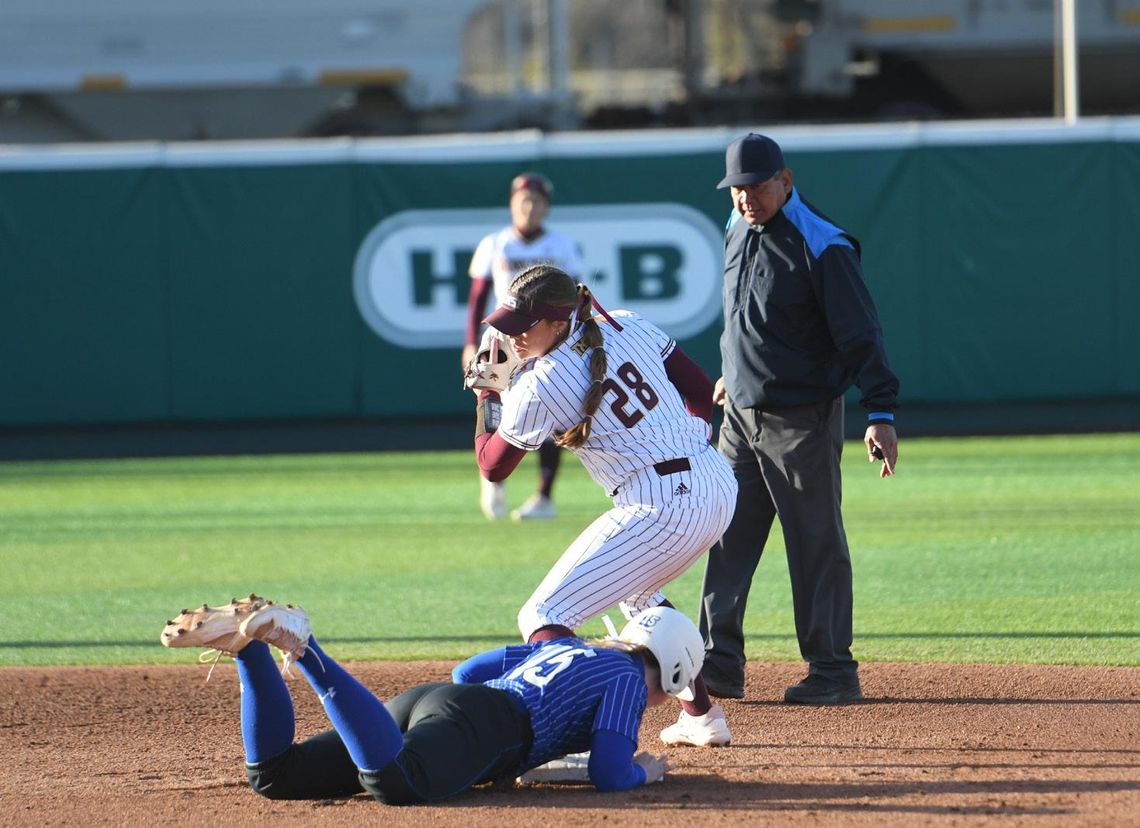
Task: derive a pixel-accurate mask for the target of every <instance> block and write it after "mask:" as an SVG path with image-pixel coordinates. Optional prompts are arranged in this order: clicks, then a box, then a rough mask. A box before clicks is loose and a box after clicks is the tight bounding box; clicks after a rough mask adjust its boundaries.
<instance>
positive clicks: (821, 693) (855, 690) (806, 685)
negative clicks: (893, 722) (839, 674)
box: [784, 675, 863, 705]
mask: <svg viewBox="0 0 1140 828" xmlns="http://www.w3.org/2000/svg"><path fill="white" fill-rule="evenodd" d="M784 701H786V702H787V703H788V704H811V705H832V704H835V705H838V704H851V703H852V702H859V701H863V691H862V690H861V689H860V688H859V679H854V680H852V681H847V682H841V681H836V680H834V679H829V678H824V677H823V676H817V675H809V676H808V677H807V678H806V679H804V680H803V681H801V682H800V683H799V684H793V685H792V686H791V687H789V688H788V689H787V690H785V691H784Z"/></svg>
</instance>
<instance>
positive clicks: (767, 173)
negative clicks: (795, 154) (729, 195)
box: [716, 132, 785, 190]
mask: <svg viewBox="0 0 1140 828" xmlns="http://www.w3.org/2000/svg"><path fill="white" fill-rule="evenodd" d="M784 167H785V164H784V154H783V153H782V152H780V145H779V144H777V143H776V142H775V141H773V140H772V139H771V138H769V137H768V136H766V135H758V134H757V133H755V132H750V133H748V134H747V135H745V136H744V137H743V138H737V139H736V140H735V141H733V142H732V143H731V144H729V145H728V149H727V150H726V151H725V153H724V178H723V179H722V180H721V182H720V183H719V184H717V185H716V188H717V189H718V190H723V189H724V188H725V187H743V186H745V185H747V184H760V183H761V182H764V181H767V180H768V179H769V178H771V177H772V176H774V175H775V174H776V173H778V172H779V171H780V170H782V169H784Z"/></svg>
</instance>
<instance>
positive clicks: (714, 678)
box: [701, 664, 744, 699]
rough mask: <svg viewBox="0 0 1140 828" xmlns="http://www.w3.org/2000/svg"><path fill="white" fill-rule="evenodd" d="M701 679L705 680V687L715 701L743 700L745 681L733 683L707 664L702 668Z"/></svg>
mask: <svg viewBox="0 0 1140 828" xmlns="http://www.w3.org/2000/svg"><path fill="white" fill-rule="evenodd" d="M701 678H703V679H704V680H705V687H707V688H708V691H709V695H710V696H712V697H713V698H714V699H743V698H744V679H743V678H741V680H740V681H739V682H737V681H732V680H731V679H728V678H726V677H725V676H724V674H723V673H721V672H720V671H719V670H717V669H716V668H715V667H713V666H711V665H709V664H706V665H705V666H704V667H702V668H701Z"/></svg>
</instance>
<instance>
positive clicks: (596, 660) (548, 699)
mask: <svg viewBox="0 0 1140 828" xmlns="http://www.w3.org/2000/svg"><path fill="white" fill-rule="evenodd" d="M483 683H484V684H485V685H487V686H488V687H497V688H499V689H500V690H505V691H506V692H508V693H511V694H513V695H515V696H518V697H520V698H521V699H522V700H523V702H524V704H526V707H527V709H528V710H529V711H530V722H531V729H532V731H533V732H534V742H533V743H532V744H531V749H530V755H529V756H528V757H527V760H526V767H527V768H534V767H537V766H539V765H542V764H544V763H546V762H549V761H550V760H551V759H555V758H557V757H559V756H565V755H566V754H568V753H581V752H583V751H587V750H589V749H590V736H591V734H593V732H594V731H595V730H611V731H614V732H616V733H620V734H622V735H623V736H627V737H628V738H629V739H631V740H632V741H633V743H634V744H637V731H638V728H639V727H640V726H641V717H642V714H644V713H645V706H646V702H647V701H648V699H649V690H648V688H647V687H646V686H645V674H644V672H643V667H642V662H641V659H640V658H638V657H636V656H632V655H630V654H629V653H623V652H621V651H619V650H611V649H608V648H605V647H597V648H595V647H590V646H588V645H587V644H586V643H585V642H584V641H582V640H581V639H578V638H562V639H559V640H558V641H544V642H540V643H538V644H516V645H513V646H509V647H506V648H505V649H504V656H503V675H502V676H500V677H499V678H496V679H491V680H490V681H485V682H483Z"/></svg>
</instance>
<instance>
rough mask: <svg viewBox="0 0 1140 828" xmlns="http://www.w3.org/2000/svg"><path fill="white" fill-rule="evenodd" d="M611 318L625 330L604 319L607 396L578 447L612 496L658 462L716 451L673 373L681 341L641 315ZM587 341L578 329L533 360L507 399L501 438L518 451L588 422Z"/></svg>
mask: <svg viewBox="0 0 1140 828" xmlns="http://www.w3.org/2000/svg"><path fill="white" fill-rule="evenodd" d="M610 315H611V316H612V317H613V318H614V320H615V321H616V322H617V323H618V324H619V325H621V330H620V331H619V330H616V329H615V328H614V327H613V326H611V325H610V324H609V323H607V322H606V321H605V320H603V319H599V320H598V323H599V326H600V327H601V329H602V336H603V338H604V339H605V345H604V348H605V351H606V363H607V370H606V378H605V380H604V384H605V387H606V393H605V396H604V397H603V398H602V403H601V405H599V406H598V410H597V412H596V413H595V414H594V422H593V426H592V428H591V433H590V438H589V439H588V440H587V441H586V442H585V444H584V445H583V446H582V447H581V448H578V449H575V452H576V453H577V454H578V456H579V457H581V458H582V464H583V465H584V466H585V467H586V470H587V471H588V472H589V473H590V476H591V477H592V478H593V479H594V481H595V482H596V483H598V485H600V486H601V487H602V488H603V489H605V491H606V493H607V494H612V493H613V492H615V491H616V490H617V489H618V488H620V487H621V485H622V484H623V483H624V482H625V481H626V480H628V479H629V478H630V477H631V476H633V475H634V474H636V473H637V472H639V471H641V470H643V469H645V468H647V467H649V466H652V465H653V464H655V463H659V462H661V461H663V460H673V459H677V458H683V457H684V458H687V457H695V456H697V455H698V454H700V453H701V452H702V451H704V450H705V449H706V448H708V424H707V423H706V422H705V421H704V420H702V419H701V418H700V417H694V416H693V415H692V414H690V413H689V412H688V411H686V410H685V403H684V400H682V399H681V394H680V392H679V391H678V390H677V388H676V386H674V385H673V383H672V382H671V381H670V380H669V377H668V375H667V374H666V372H665V359H666V358H667V357H668V356H669V354H671V353H672V352H673V349H674V348H675V347H677V343H676V342H674V341H673V340H672V339H670V338H669V336H668V335H667V334H665V333H664V332H663V331H661V329H660V328H657V327H656V326H655V325H653V324H652V323H650V322H648V321H647V320H645V319H642V318H641V317H640V316H638V315H637V314H635V313H632V312H630V311H613V312H611V314H610ZM580 338H581V331H580V330H578V331H574V332H573V333H571V335H570V336H569V337H568V338H567V340H566V341H565V342H563V343H562V344H561V345H559V346H558V347H557V348H555V349H554V350H553V351H551V352H550V353H548V354H546V355H545V356H542V357H538V358H536V359H534V360H531V362H530V363H529V366H528V368H527V369H526V370H524V371H523V373H521V374H520V375H519V376H517V377H516V378H515V381H514V384H513V385H512V386H511V387H510V388H509V389H508V390H507V392H506V393H505V394H504V395H503V410H502V420H501V422H500V424H499V431H498V433H499V436H501V437H502V438H503V439H504V440H506V441H507V442H508V443H510V444H511V445H513V446H517V447H518V448H523V449H527V450H528V451H529V450H534V449H537V448H538V447H539V446H540V445H542V442H543V441H544V440H546V439H547V438H548V437H557V436H558V435H560V434H562V432H563V431H565V430H566V429H568V428H570V427H571V426H573V425H575V424H576V423H578V422H580V421H581V419H582V401H583V400H584V399H585V397H586V391H587V389H588V388H589V387H590V383H591V379H590V365H589V359H590V354H591V353H592V351H591V350H585V351H584V352H582V353H579V350H580V349H577V348H575V346H576V345H577V343H578V341H579V340H580Z"/></svg>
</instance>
